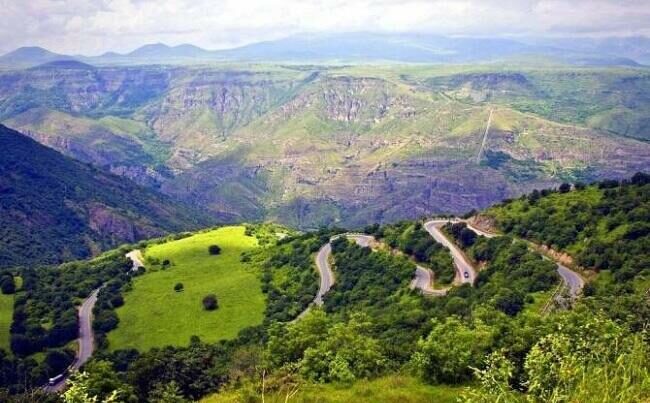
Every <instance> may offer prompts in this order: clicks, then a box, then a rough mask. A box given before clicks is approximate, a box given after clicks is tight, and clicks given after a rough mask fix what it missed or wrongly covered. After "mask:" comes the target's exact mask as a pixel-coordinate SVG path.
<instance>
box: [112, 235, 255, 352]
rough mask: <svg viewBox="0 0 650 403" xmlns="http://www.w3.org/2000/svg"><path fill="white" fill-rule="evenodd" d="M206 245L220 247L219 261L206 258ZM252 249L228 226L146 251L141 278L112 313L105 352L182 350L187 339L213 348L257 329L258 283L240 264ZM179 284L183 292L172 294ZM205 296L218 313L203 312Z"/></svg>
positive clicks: (251, 242) (252, 240)
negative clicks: (213, 296) (174, 347)
mask: <svg viewBox="0 0 650 403" xmlns="http://www.w3.org/2000/svg"><path fill="white" fill-rule="evenodd" d="M212 244H216V245H218V246H220V247H221V254H220V255H218V256H212V255H210V254H209V253H208V246H209V245H212ZM255 247H257V240H256V239H255V238H253V237H249V236H245V235H244V227H243V226H234V227H223V228H219V229H217V230H213V231H209V232H205V233H201V234H197V235H194V236H191V237H189V238H185V239H181V240H178V241H173V242H168V243H165V244H161V245H154V246H151V247H149V248H147V249H146V250H145V251H144V254H145V260H146V261H147V272H146V273H145V274H144V275H143V276H140V277H137V278H136V279H135V280H134V282H133V290H132V291H129V292H127V293H126V294H125V298H124V300H125V304H124V306H122V307H121V308H119V309H118V310H117V314H118V317H119V319H120V323H119V325H118V328H117V329H116V330H113V331H112V332H110V333H109V335H108V340H109V347H110V349H111V350H115V349H122V348H137V349H139V350H147V349H150V348H152V347H160V346H165V345H187V344H188V343H189V340H190V337H191V336H193V335H196V336H199V337H200V338H201V340H203V341H207V342H214V341H217V340H221V339H228V338H233V337H235V336H236V335H237V333H238V332H239V330H241V329H242V328H244V327H247V326H252V325H256V324H259V323H261V322H262V317H263V311H264V306H265V299H264V295H263V294H262V291H261V288H260V281H259V278H258V276H257V274H256V272H255V271H254V269H252V268H250V267H248V266H246V265H245V264H243V263H241V262H240V255H241V253H242V252H245V251H248V250H250V249H252V248H255ZM165 259H168V260H170V261H171V265H170V267H169V268H166V269H164V268H162V265H161V264H159V263H162V262H163V261H164V260H165ZM156 262H158V264H156ZM179 282H180V283H183V285H184V290H183V291H181V292H176V291H174V285H175V284H176V283H179ZM211 293H212V294H216V296H217V298H218V301H219V309H217V310H216V311H205V310H204V309H203V306H202V304H201V300H202V299H203V297H204V296H206V295H207V294H211Z"/></svg>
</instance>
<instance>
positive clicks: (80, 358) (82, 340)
mask: <svg viewBox="0 0 650 403" xmlns="http://www.w3.org/2000/svg"><path fill="white" fill-rule="evenodd" d="M100 289H101V287H100V288H97V289H95V290H94V291H93V292H92V293H90V295H89V296H88V298H86V299H85V300H84V302H83V303H82V304H81V307H80V308H79V339H77V341H78V343H79V350H78V351H77V356H76V357H75V360H74V362H73V363H72V365H71V366H70V370H73V371H76V370H79V368H81V367H82V366H83V365H84V364H85V363H86V362H87V361H88V360H89V359H90V357H91V356H92V355H93V351H94V350H95V337H94V334H93V308H94V307H95V303H96V302H97V294H98V293H99V290H100ZM70 372H71V371H69V372H67V373H66V374H64V376H63V378H61V379H60V380H59V382H57V383H56V384H55V385H48V386H46V388H45V390H46V391H48V392H60V391H61V390H63V388H64V387H65V383H66V381H67V380H68V377H69V376H70Z"/></svg>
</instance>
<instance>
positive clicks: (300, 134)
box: [0, 63, 650, 229]
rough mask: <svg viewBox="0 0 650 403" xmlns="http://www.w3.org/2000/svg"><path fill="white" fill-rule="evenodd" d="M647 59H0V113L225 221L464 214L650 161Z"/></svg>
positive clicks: (359, 221) (345, 221) (627, 171)
mask: <svg viewBox="0 0 650 403" xmlns="http://www.w3.org/2000/svg"><path fill="white" fill-rule="evenodd" d="M649 77H650V75H648V72H647V70H645V69H642V68H588V67H575V66H564V65H553V64H550V65H548V66H535V67H532V66H530V65H524V66H519V65H516V64H512V65H496V66H494V65H484V66H483V65H477V66H427V65H410V66H374V65H373V66H364V65H354V66H331V65H329V66H328V65H324V66H313V65H307V66H299V65H273V64H260V65H214V66H129V67H125V66H121V67H90V66H87V65H81V66H80V65H79V64H71V63H67V64H65V65H63V66H61V65H59V66H58V67H57V66H56V65H55V66H51V65H50V66H49V67H45V66H40V67H35V68H31V69H27V70H16V71H9V72H4V73H0V120H1V121H2V122H4V123H5V124H6V125H8V126H10V127H13V128H15V129H17V130H20V131H22V132H24V133H26V134H27V135H29V136H30V137H32V138H34V139H36V140H37V141H39V142H41V143H43V144H46V145H48V146H51V147H53V148H55V149H57V150H59V151H60V152H62V153H63V154H66V155H68V156H71V157H73V158H76V159H79V160H82V161H84V162H89V163H92V164H93V165H97V166H100V167H102V168H104V169H107V170H110V171H111V172H113V173H116V174H118V175H122V176H126V177H128V178H130V179H132V180H134V181H136V182H138V183H140V184H144V185H146V186H149V187H151V188H153V189H156V190H159V191H160V192H162V193H164V194H166V195H169V196H172V197H174V198H177V199H180V200H183V201H185V202H187V203H189V204H191V205H193V206H195V207H196V208H201V209H205V210H207V211H208V212H209V213H210V214H212V215H214V216H216V217H219V218H221V219H226V220H229V221H232V222H237V221H246V220H262V219H274V220H277V221H280V222H282V223H285V224H287V225H290V226H292V227H299V228H303V229H313V228H317V227H318V226H320V225H331V224H340V225H345V226H362V225H366V224H369V223H374V222H382V223H383V222H394V221H397V220H399V219H415V218H419V217H421V216H422V215H427V214H433V213H452V214H462V213H464V212H466V211H469V210H472V209H481V208H485V207H487V206H489V205H491V204H493V203H496V202H499V201H500V200H502V199H503V198H509V197H514V196H518V195H520V194H522V193H526V192H529V191H531V190H532V189H534V188H544V187H549V186H557V185H559V184H560V183H561V182H563V181H585V182H589V181H594V180H602V179H606V178H622V177H627V176H630V175H632V174H633V173H634V172H637V171H640V170H644V169H646V168H647V166H648V165H649V164H650V143H648V142H647V139H646V132H647V130H646V128H647V122H646V119H645V116H646V115H647V113H646V112H647V110H648V108H650V101H649V100H648V97H647V93H648V91H646V90H645V89H646V88H647V87H648V83H649V82H650V80H649Z"/></svg>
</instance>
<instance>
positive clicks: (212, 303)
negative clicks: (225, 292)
mask: <svg viewBox="0 0 650 403" xmlns="http://www.w3.org/2000/svg"><path fill="white" fill-rule="evenodd" d="M217 308H219V301H217V296H216V295H214V294H208V295H206V296H205V297H203V309H205V310H206V311H214V310H215V309H217Z"/></svg>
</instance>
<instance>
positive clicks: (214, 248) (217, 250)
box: [208, 245, 221, 255]
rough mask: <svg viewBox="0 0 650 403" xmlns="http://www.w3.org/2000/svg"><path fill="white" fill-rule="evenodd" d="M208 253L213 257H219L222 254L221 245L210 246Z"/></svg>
mask: <svg viewBox="0 0 650 403" xmlns="http://www.w3.org/2000/svg"><path fill="white" fill-rule="evenodd" d="M208 252H210V254H211V255H218V254H220V253H221V248H220V247H219V245H210V246H209V247H208Z"/></svg>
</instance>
